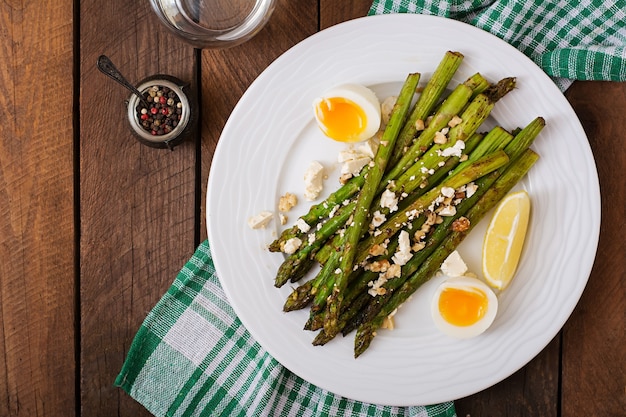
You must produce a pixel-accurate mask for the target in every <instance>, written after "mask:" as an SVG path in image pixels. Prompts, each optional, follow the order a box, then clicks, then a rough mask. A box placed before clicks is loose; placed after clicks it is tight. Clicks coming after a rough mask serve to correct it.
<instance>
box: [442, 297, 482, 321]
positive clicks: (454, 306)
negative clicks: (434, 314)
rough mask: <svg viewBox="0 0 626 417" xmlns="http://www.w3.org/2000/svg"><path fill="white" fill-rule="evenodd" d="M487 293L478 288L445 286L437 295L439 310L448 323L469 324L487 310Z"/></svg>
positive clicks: (478, 318) (477, 319)
mask: <svg viewBox="0 0 626 417" xmlns="http://www.w3.org/2000/svg"><path fill="white" fill-rule="evenodd" d="M488 304H489V300H488V299H487V294H485V293H484V292H483V291H482V290H480V289H478V288H471V289H468V288H464V289H462V288H446V289H444V290H443V291H442V292H441V295H440V297H439V311H440V312H441V316H442V317H443V318H444V320H446V321H447V322H448V323H450V324H453V325H455V326H471V325H472V324H474V323H476V322H478V321H479V320H481V319H482V318H483V317H484V316H485V313H486V312H487V308H488Z"/></svg>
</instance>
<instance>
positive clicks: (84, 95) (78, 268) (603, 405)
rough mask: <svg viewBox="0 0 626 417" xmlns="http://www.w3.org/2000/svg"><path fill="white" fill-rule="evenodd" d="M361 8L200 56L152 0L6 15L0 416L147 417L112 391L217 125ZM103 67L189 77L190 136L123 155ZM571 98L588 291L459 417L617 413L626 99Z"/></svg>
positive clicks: (321, 13) (187, 233) (624, 407)
mask: <svg viewBox="0 0 626 417" xmlns="http://www.w3.org/2000/svg"><path fill="white" fill-rule="evenodd" d="M369 5H370V1H369V0H351V1H330V0H319V1H317V2H311V1H304V0H296V1H294V0H291V1H288V0H280V1H278V5H277V7H276V11H275V13H274V15H273V16H272V19H271V21H270V22H269V24H268V25H267V26H266V27H265V28H264V29H263V31H262V32H261V33H260V34H259V35H258V36H257V37H255V38H254V39H253V40H252V41H250V42H248V43H246V44H244V45H241V46H239V47H235V48H233V49H228V50H203V51H199V50H195V49H193V48H192V47H190V46H188V45H187V44H185V43H183V42H181V41H179V40H178V39H176V38H175V37H173V36H172V35H170V34H169V32H166V31H165V30H164V29H163V27H162V26H160V23H159V22H158V20H157V18H156V16H155V15H154V13H153V12H152V10H151V9H150V6H149V3H148V1H125V0H110V1H106V2H102V1H96V0H81V1H75V0H56V1H54V2H52V1H50V2H20V1H17V0H7V1H4V2H2V3H1V4H0V18H1V19H2V24H1V25H0V85H1V86H2V89H3V90H2V91H3V93H2V94H1V95H0V109H1V110H2V114H3V115H4V116H3V118H2V122H1V123H0V260H1V261H0V317H1V320H2V321H1V323H2V325H1V326H0V415H2V416H24V417H33V416H46V417H54V416H64V417H69V416H106V417H110V416H134V417H137V416H147V415H148V413H147V412H146V411H145V410H144V409H143V407H142V406H140V405H139V404H137V403H136V402H134V401H133V400H132V399H131V398H130V397H129V396H127V395H126V394H125V393H123V392H122V391H121V390H119V389H117V388H115V387H113V381H114V378H115V376H116V375H117V373H118V371H119V370H120V367H121V366H122V362H123V360H124V358H125V355H126V353H127V352H128V349H129V346H130V343H131V340H132V338H133V336H134V334H135V332H136V331H137V329H138V327H139V325H140V323H141V322H142V320H143V319H144V317H145V316H146V314H147V312H148V311H149V310H150V309H151V308H152V307H153V306H154V304H155V303H156V302H157V301H158V300H159V298H160V297H161V295H162V294H163V293H164V292H165V291H166V289H167V288H168V287H169V285H170V284H171V282H172V281H173V279H174V277H175V275H176V273H177V272H178V270H179V269H180V268H181V267H182V265H183V264H184V263H185V261H186V260H187V259H188V258H189V257H190V256H191V255H192V253H193V251H194V249H195V247H196V246H197V245H198V244H199V243H200V242H201V241H202V240H204V239H205V238H206V231H205V220H204V199H205V186H206V183H207V177H208V173H209V168H210V167H211V158H212V155H213V151H214V149H215V145H216V144H217V142H218V139H219V136H220V132H221V130H222V128H223V126H224V123H225V122H226V119H227V118H228V116H229V114H230V112H231V111H232V109H233V107H234V106H235V104H236V103H237V101H238V100H239V98H240V97H241V95H242V93H243V92H244V91H245V90H246V88H247V87H248V86H249V85H250V83H251V82H252V81H253V80H254V79H255V77H257V76H258V75H259V73H260V72H261V71H263V69H265V67H266V66H267V65H268V64H270V63H271V62H272V61H273V60H274V59H275V58H276V57H278V56H279V55H280V54H281V53H283V52H284V51H286V50H287V49H288V48H290V47H291V46H293V45H294V44H296V43H297V42H299V41H301V40H303V39H304V38H306V37H308V36H310V35H312V34H314V33H315V32H317V31H319V30H321V29H324V28H326V27H329V26H332V25H334V24H336V23H339V22H342V21H345V20H349V19H352V18H356V17H361V16H364V15H365V14H366V12H367V10H368V8H369ZM100 54H106V55H108V56H109V57H111V58H112V59H113V61H114V62H115V63H116V64H117V66H118V67H119V68H120V69H121V70H122V71H123V72H124V73H125V75H126V76H127V77H128V78H129V79H130V80H132V81H135V82H136V81H138V80H140V79H142V78H143V77H146V76H148V75H152V74H155V73H166V74H171V75H174V76H177V77H179V78H181V79H183V80H187V81H189V82H190V83H191V86H192V88H193V89H195V91H198V92H199V95H200V104H201V108H200V123H199V128H198V132H197V135H196V140H191V141H188V142H185V143H184V144H182V145H181V146H179V147H177V148H176V149H175V150H174V151H173V152H170V151H168V150H159V149H152V148H148V147H146V146H143V145H141V144H139V143H138V142H137V141H135V140H134V139H133V138H132V137H131V135H130V133H129V131H128V129H127V127H126V125H125V123H124V111H125V108H124V104H123V101H124V99H125V98H126V97H127V94H126V91H125V90H123V89H122V88H121V87H119V86H117V85H115V84H114V83H113V82H112V81H110V80H109V79H108V78H105V77H104V76H103V75H102V74H101V73H99V72H98V71H97V70H96V66H95V63H96V59H97V57H98V56H99V55H100ZM566 96H567V98H568V100H569V102H570V103H571V104H572V106H573V107H574V109H575V110H576V113H577V114H578V116H579V117H580V119H581V121H582V124H583V126H584V128H585V130H586V132H587V135H588V137H589V141H590V143H591V147H592V149H593V153H594V156H595V159H596V162H597V167H598V174H599V178H600V185H601V192H602V226H601V234H600V242H599V247H598V253H597V257H596V260H595V265H594V267H593V271H592V274H591V277H590V280H589V283H588V285H587V287H586V289H585V291H584V294H583V296H582V299H581V300H580V302H579V304H578V305H577V307H576V309H575V310H574V312H573V314H572V316H571V317H570V319H569V320H568V321H567V323H566V325H565V327H564V328H563V330H562V331H561V332H560V333H559V334H558V335H557V336H556V337H555V338H554V340H552V342H551V343H550V344H549V345H548V346H547V347H546V348H545V349H544V350H543V351H542V352H541V353H540V354H539V355H538V356H537V357H536V358H535V359H533V360H532V361H531V362H530V363H529V364H528V365H526V366H525V367H524V368H522V369H521V370H520V371H518V372H516V373H515V374H514V375H512V376H510V377H509V378H507V379H506V380H504V381H502V382H501V383H499V384H497V385H495V386H494V387H491V388H489V389H487V390H485V391H483V392H480V393H477V394H475V395H472V396H470V397H467V398H463V399H459V400H458V401H457V402H456V406H457V413H458V415H459V416H465V415H466V414H471V415H472V416H568V417H570V416H571V417H573V416H624V415H626V343H625V342H626V337H625V334H624V333H625V332H624V326H625V325H624V323H625V311H626V308H625V306H626V300H625V296H624V294H625V293H626V291H625V284H624V282H625V278H626V273H625V266H626V256H625V255H626V251H625V249H624V240H625V239H624V233H625V228H624V219H625V214H626V213H625V212H624V211H625V207H626V200H625V197H624V191H625V189H626V174H625V173H624V170H625V169H626V148H625V145H624V144H625V139H624V137H625V135H626V133H625V132H626V117H625V115H626V85H625V84H623V83H608V82H576V83H575V84H574V85H573V86H572V87H571V88H570V89H569V90H568V91H567V93H566ZM571 192H572V193H576V192H577V190H575V189H573V190H571ZM570 226H571V227H576V225H570ZM544 278H545V279H550V277H544Z"/></svg>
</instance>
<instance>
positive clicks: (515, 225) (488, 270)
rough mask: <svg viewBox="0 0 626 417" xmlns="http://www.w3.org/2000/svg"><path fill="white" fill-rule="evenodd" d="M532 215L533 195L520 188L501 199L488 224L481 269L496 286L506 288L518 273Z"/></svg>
mask: <svg viewBox="0 0 626 417" xmlns="http://www.w3.org/2000/svg"><path fill="white" fill-rule="evenodd" d="M529 217H530V197H529V196H528V193H526V191H518V192H514V193H511V194H509V195H507V196H506V197H504V199H502V201H501V202H500V203H499V204H498V206H497V207H496V210H495V213H494V215H493V217H492V218H491V221H490V223H489V226H488V227H487V232H486V233H485V238H484V241H483V249H482V269H483V275H484V278H485V281H486V282H487V283H488V284H489V285H490V286H491V287H493V288H495V289H497V290H504V289H505V288H506V287H507V286H508V285H509V283H510V282H511V280H512V279H513V276H514V275H515V271H516V270H517V264H518V263H519V259H520V255H521V253H522V248H523V246H524V239H525V237H526V230H527V229H528V219H529Z"/></svg>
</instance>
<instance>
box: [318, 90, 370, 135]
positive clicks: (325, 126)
mask: <svg viewBox="0 0 626 417" xmlns="http://www.w3.org/2000/svg"><path fill="white" fill-rule="evenodd" d="M313 107H314V110H315V120H316V121H317V124H318V126H319V127H320V129H321V130H322V132H323V133H324V134H325V135H326V136H328V137H329V138H331V139H334V140H336V141H339V142H361V141H364V140H367V139H369V138H371V137H372V136H374V135H375V134H376V132H378V129H379V128H380V120H381V110H380V101H379V100H378V97H376V94H375V93H374V92H373V91H372V90H370V89H369V88H367V87H365V86H363V85H360V84H343V85H340V86H337V87H334V88H332V89H330V90H328V91H327V92H325V93H324V94H323V95H322V96H321V97H318V98H316V99H315V100H314V102H313Z"/></svg>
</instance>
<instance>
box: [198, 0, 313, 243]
mask: <svg viewBox="0 0 626 417" xmlns="http://www.w3.org/2000/svg"><path fill="white" fill-rule="evenodd" d="M317 21H318V14H317V5H316V4H315V3H311V4H309V3H308V2H290V1H279V2H278V4H277V5H276V8H275V10H274V13H273V14H272V16H271V18H270V20H269V22H268V23H267V25H266V26H265V27H264V28H263V29H262V30H261V31H260V32H259V33H258V34H257V35H256V36H255V37H254V38H252V39H251V40H250V41H248V42H246V43H244V44H242V45H238V46H235V47H233V48H229V49H221V50H209V49H205V50H203V51H202V63H201V68H202V77H201V84H202V93H203V94H202V99H201V102H202V105H201V108H202V115H201V120H200V127H201V134H202V142H201V143H202V150H201V166H202V169H201V187H202V191H201V192H202V198H201V202H202V208H201V218H200V220H201V229H200V230H201V239H206V237H207V232H206V205H205V204H204V203H205V200H206V185H207V181H208V174H209V171H210V168H211V161H212V156H213V152H214V151H215V146H216V145H217V142H218V140H219V136H220V133H221V132H222V129H223V128H224V125H225V124H226V120H227V119H228V117H229V116H230V113H231V112H232V110H233V108H234V107H235V105H236V104H237V102H238V101H239V99H240V98H241V96H242V95H243V93H244V92H245V91H246V89H247V88H248V87H249V86H250V84H251V83H252V82H253V81H254V80H255V79H256V78H257V76H258V75H259V74H260V73H261V72H262V71H263V70H265V68H266V67H267V66H268V65H269V64H271V63H272V62H273V61H274V60H275V59H276V58H278V57H279V56H280V55H281V54H282V53H284V52H285V51H286V50H287V49H289V48H291V47H292V46H293V45H295V44H296V43H298V42H300V41H301V40H303V39H305V38H306V37H308V36H310V35H312V34H314V33H315V32H316V31H317Z"/></svg>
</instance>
